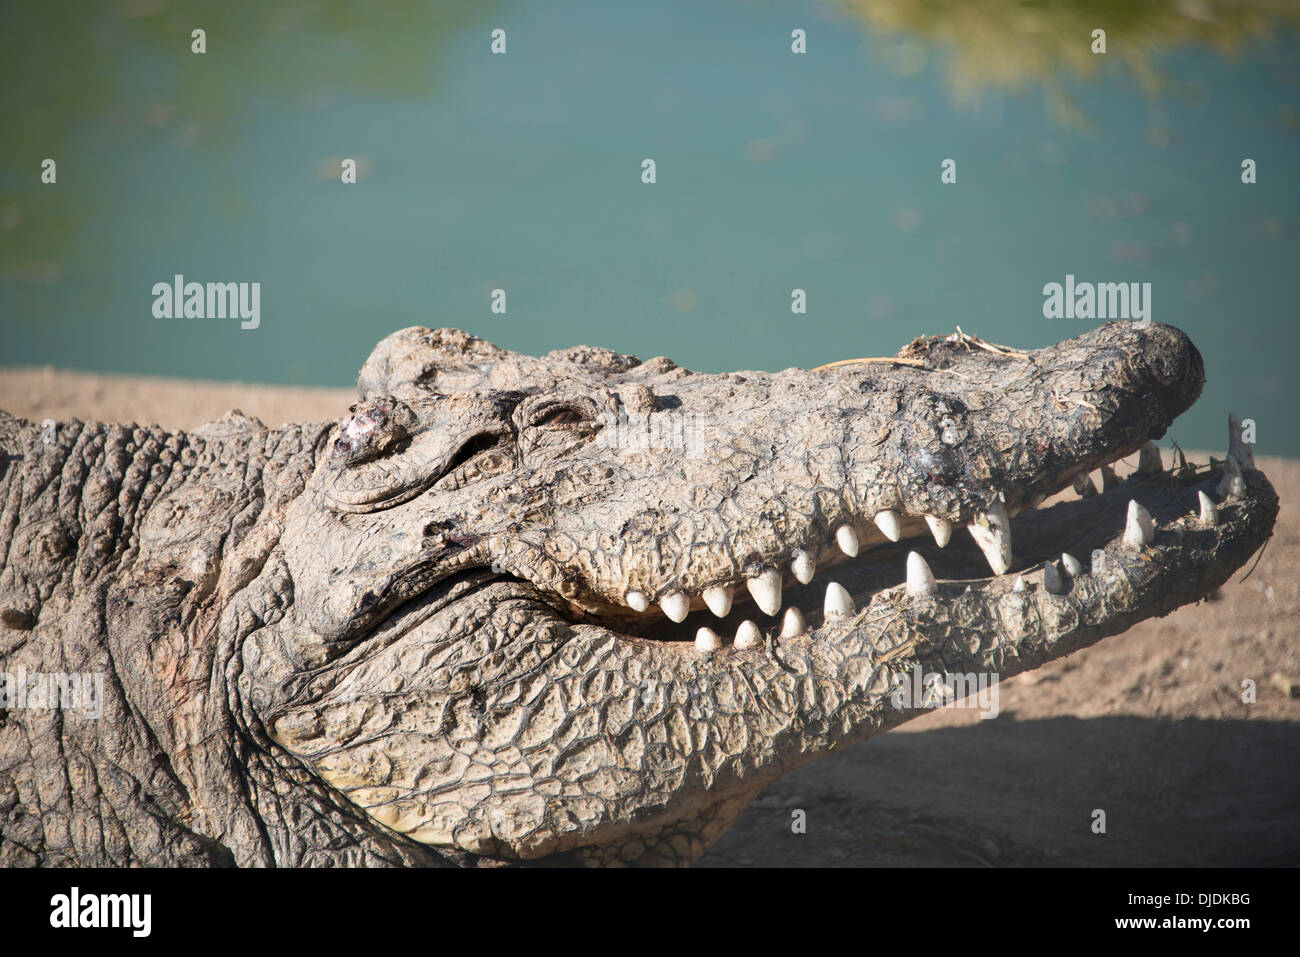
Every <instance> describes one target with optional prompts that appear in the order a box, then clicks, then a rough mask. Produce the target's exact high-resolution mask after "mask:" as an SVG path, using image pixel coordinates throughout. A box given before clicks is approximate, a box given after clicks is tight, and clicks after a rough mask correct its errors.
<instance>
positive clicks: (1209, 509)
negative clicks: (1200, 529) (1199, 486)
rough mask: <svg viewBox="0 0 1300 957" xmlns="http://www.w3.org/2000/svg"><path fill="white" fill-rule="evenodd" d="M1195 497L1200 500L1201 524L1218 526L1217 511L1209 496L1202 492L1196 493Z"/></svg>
mask: <svg viewBox="0 0 1300 957" xmlns="http://www.w3.org/2000/svg"><path fill="white" fill-rule="evenodd" d="M1196 497H1197V498H1199V499H1200V500H1201V524H1202V525H1218V524H1219V509H1218V507H1217V506H1216V505H1215V504H1214V502H1213V501H1212V500H1211V499H1210V496H1208V495H1206V494H1205V493H1204V492H1197V493H1196Z"/></svg>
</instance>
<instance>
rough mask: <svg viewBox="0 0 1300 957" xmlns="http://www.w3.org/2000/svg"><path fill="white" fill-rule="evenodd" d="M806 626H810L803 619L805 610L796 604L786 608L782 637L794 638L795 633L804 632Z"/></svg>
mask: <svg viewBox="0 0 1300 957" xmlns="http://www.w3.org/2000/svg"><path fill="white" fill-rule="evenodd" d="M806 627H808V626H807V624H806V623H805V622H804V620H803V612H801V611H800V610H799V609H798V608H796V607H795V606H794V605H791V606H790V607H789V608H787V609H786V610H785V617H783V618H782V619H781V637H782V638H793V637H794V636H795V635H798V634H802V633H803V630H804V629H805V628H806Z"/></svg>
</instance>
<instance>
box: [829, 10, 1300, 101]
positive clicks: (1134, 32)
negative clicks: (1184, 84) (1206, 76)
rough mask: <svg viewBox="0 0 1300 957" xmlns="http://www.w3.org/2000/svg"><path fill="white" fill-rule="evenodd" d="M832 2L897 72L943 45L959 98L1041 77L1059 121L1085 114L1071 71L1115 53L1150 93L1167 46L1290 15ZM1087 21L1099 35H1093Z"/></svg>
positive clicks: (1262, 27) (1162, 81)
mask: <svg viewBox="0 0 1300 957" xmlns="http://www.w3.org/2000/svg"><path fill="white" fill-rule="evenodd" d="M837 2H838V4H839V6H840V7H841V8H842V9H843V11H844V12H845V13H846V14H848V15H849V16H850V17H852V18H855V19H857V20H860V21H862V22H863V23H864V24H865V25H866V26H867V27H868V29H869V31H870V32H871V33H872V34H873V35H875V36H876V37H877V38H878V39H879V41H880V43H879V47H880V53H881V55H882V57H883V58H884V59H885V60H886V61H887V62H888V63H889V65H890V68H891V69H892V70H893V71H894V72H895V73H897V74H898V75H900V76H909V75H912V74H915V73H919V72H920V71H921V70H922V69H924V68H925V66H926V65H927V63H928V62H929V60H930V58H931V56H932V55H933V52H934V51H938V52H941V53H944V54H948V56H949V59H948V68H947V72H948V82H949V85H950V88H951V90H952V93H953V95H954V97H955V98H956V99H957V100H958V101H959V102H962V103H966V104H970V103H975V102H978V101H979V99H980V98H981V96H982V95H983V94H985V93H987V92H989V91H1005V90H1023V89H1026V88H1033V87H1041V88H1042V90H1043V91H1044V93H1045V94H1046V96H1047V98H1048V102H1049V104H1050V106H1051V108H1052V112H1053V114H1054V116H1055V118H1056V119H1057V120H1058V121H1059V122H1061V123H1063V124H1065V125H1067V126H1083V125H1086V122H1087V121H1086V118H1085V116H1084V114H1083V113H1082V111H1081V110H1080V109H1079V106H1078V103H1077V102H1076V100H1075V98H1074V97H1073V96H1072V95H1071V93H1070V92H1069V89H1068V83H1069V82H1070V81H1071V80H1074V79H1079V78H1094V77H1096V76H1098V75H1099V74H1100V73H1102V72H1103V70H1105V69H1108V68H1113V66H1114V65H1115V64H1116V63H1118V64H1122V65H1123V66H1124V67H1125V68H1127V69H1128V70H1129V71H1131V74H1132V76H1133V78H1134V80H1135V81H1136V82H1137V83H1138V85H1139V86H1140V87H1141V88H1142V89H1143V90H1144V91H1145V92H1146V93H1147V94H1149V95H1157V94H1160V93H1162V92H1164V91H1165V90H1166V89H1167V88H1168V87H1169V86H1170V85H1171V84H1172V83H1176V80H1175V79H1174V78H1173V77H1171V76H1170V75H1169V74H1168V73H1167V72H1166V71H1164V70H1162V68H1161V67H1160V65H1159V62H1158V60H1159V57H1160V56H1161V55H1162V54H1165V53H1167V52H1169V51H1170V49H1172V48H1174V47H1180V46H1187V45H1198V46H1207V47H1211V48H1213V49H1215V50H1217V51H1218V52H1219V53H1221V54H1223V55H1225V56H1239V55H1240V54H1241V53H1242V51H1243V50H1244V49H1245V47H1246V44H1247V42H1248V41H1252V40H1260V39H1264V38H1267V37H1269V36H1270V35H1271V34H1272V32H1273V31H1274V30H1275V29H1277V27H1278V26H1279V25H1286V26H1289V27H1292V28H1294V27H1295V26H1296V25H1300V4H1298V3H1296V0H1254V2H1250V3H1243V2H1241V0H1106V2H1095V0H1087V2H1081V0H1074V2H1053V0H1039V2H1029V3H1013V2H1009V0H837ZM1096 30H1101V31H1103V33H1104V36H1101V37H1094V31H1096ZM1099 41H1104V46H1102V45H1101V44H1099ZM1094 50H1096V51H1098V52H1094ZM1101 50H1104V54H1105V55H1104V56H1103V55H1099V52H1100V51H1101ZM1292 118H1294V114H1292Z"/></svg>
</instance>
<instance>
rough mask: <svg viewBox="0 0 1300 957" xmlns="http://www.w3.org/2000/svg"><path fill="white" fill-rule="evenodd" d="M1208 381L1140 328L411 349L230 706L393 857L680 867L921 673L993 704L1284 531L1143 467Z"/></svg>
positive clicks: (381, 348) (287, 571) (290, 515)
mask: <svg viewBox="0 0 1300 957" xmlns="http://www.w3.org/2000/svg"><path fill="white" fill-rule="evenodd" d="M1203 379H1204V369H1203V364H1202V360H1201V356H1200V354H1199V353H1198V352H1197V350H1196V349H1195V347H1194V346H1193V345H1192V344H1191V342H1190V341H1189V340H1188V338H1187V337H1186V336H1185V335H1184V334H1183V333H1182V332H1180V331H1178V330H1177V329H1174V328H1172V327H1169V326H1163V325H1157V324H1146V325H1134V324H1111V325H1105V326H1102V327H1100V328H1097V329H1095V330H1093V331H1091V332H1089V333H1087V334H1085V335H1083V336H1080V337H1078V338H1076V339H1072V340H1069V341H1067V342H1064V343H1061V344H1060V345H1057V346H1054V347H1051V348H1047V349H1042V350H1039V351H1035V352H1027V353H1022V352H1017V351H1013V350H1008V349H1004V348H1001V347H995V346H991V345H989V344H987V343H984V342H981V341H980V340H978V339H975V338H973V337H970V336H965V335H960V334H959V335H955V336H950V337H947V338H932V339H918V340H916V341H914V342H913V343H912V344H911V345H909V346H908V347H906V348H905V349H904V350H903V351H902V352H901V353H900V354H899V355H898V357H896V358H894V359H890V360H859V361H851V362H847V363H837V364H833V365H832V366H830V367H824V368H822V369H818V370H812V371H805V370H798V369H790V370H786V371H784V372H778V373H766V372H743V373H730V374H721V375H713V374H706V373H699V372H691V371H688V370H686V369H683V368H680V367H678V366H676V365H675V364H674V363H672V362H670V361H669V360H667V359H663V358H658V359H652V360H650V361H648V362H641V361H639V360H637V359H636V358H634V357H631V356H626V355H620V354H616V353H614V352H609V351H605V350H601V349H594V348H586V347H582V348H575V349H569V350H565V351H557V352H553V353H551V354H549V355H547V356H544V357H541V358H534V357H530V356H525V355H520V354H517V353H514V352H510V351H507V350H504V349H501V348H498V347H496V346H494V345H491V344H490V343H487V342H485V341H482V340H480V339H477V338H475V337H473V336H470V335H467V334H465V333H462V332H459V331H456V330H448V329H442V330H433V331H431V330H428V329H424V328H414V329H407V330H404V331H402V332H398V333H396V334H394V335H392V336H390V337H388V338H387V339H385V340H384V341H383V342H381V343H380V344H379V345H378V346H377V347H376V349H375V350H374V352H373V354H372V355H371V356H370V358H369V360H368V361H367V362H366V364H365V366H364V368H363V369H362V372H361V375H360V380H359V391H360V401H359V402H358V403H357V404H356V405H355V406H354V407H353V409H352V413H353V414H352V416H351V418H350V419H348V420H346V421H345V422H342V423H341V424H339V425H338V426H336V428H335V429H334V430H333V431H332V432H331V433H330V434H329V436H328V440H327V441H328V444H327V445H325V446H324V447H323V448H321V450H320V451H319V453H318V454H317V458H316V467H315V471H314V474H313V475H312V477H311V479H310V480H309V482H308V483H307V487H306V490H305V492H304V493H303V494H302V495H300V496H298V497H297V498H296V499H295V500H294V502H293V503H292V505H291V506H290V507H289V509H288V511H287V514H286V515H285V518H284V528H283V534H282V535H281V537H280V543H279V551H280V557H279V558H278V559H277V561H279V562H281V566H282V572H283V574H284V575H285V576H286V577H287V579H288V580H290V581H291V582H292V604H291V606H290V607H289V608H288V610H287V611H286V612H285V613H284V614H283V616H282V617H280V618H279V620H278V621H275V623H274V624H271V625H267V626H266V627H260V628H254V629H252V630H251V631H250V633H249V634H248V637H247V640H246V641H245V642H244V644H243V647H242V652H241V655H240V657H241V668H240V672H239V677H238V679H237V681H238V686H239V689H240V693H241V695H242V696H244V698H245V700H247V701H248V702H250V703H251V704H252V706H253V707H254V708H255V710H256V712H257V714H258V716H259V718H260V720H261V722H263V723H264V726H265V728H266V732H267V734H268V735H269V736H270V737H271V738H272V739H273V740H274V741H275V742H276V743H278V745H279V746H281V747H283V748H284V749H286V750H287V751H288V752H290V753H292V754H293V755H294V756H296V758H297V759H299V760H300V761H301V762H303V764H304V765H305V766H306V767H308V768H310V769H311V772H312V773H314V774H316V775H318V776H319V777H320V779H322V780H323V781H324V782H327V784H328V785H329V787H330V788H332V789H334V790H335V791H337V792H339V793H342V794H344V795H346V797H347V799H348V800H349V801H350V802H351V803H352V805H354V806H355V807H357V808H360V809H361V810H363V811H364V812H365V814H367V815H369V818H370V819H371V820H372V821H373V822H377V823H378V824H379V825H381V826H382V828H383V829H385V830H384V833H389V834H391V836H392V839H393V840H394V841H406V842H418V843H420V844H425V845H432V846H435V847H438V848H441V849H445V850H447V851H450V852H454V853H458V854H463V855H467V856H471V857H473V859H475V860H482V861H505V860H511V861H535V860H540V859H546V860H550V861H563V862H582V863H598V864H599V863H669V864H675V863H689V862H690V861H692V860H694V859H695V858H696V857H698V856H699V855H700V854H701V853H702V852H703V850H704V849H705V847H707V846H708V844H709V843H710V842H711V841H713V840H715V839H716V838H717V837H718V836H719V835H720V834H721V833H722V832H723V831H724V830H725V829H726V828H727V827H728V826H729V825H730V824H731V822H732V821H733V820H734V819H735V817H736V816H737V815H738V814H739V813H740V811H741V810H743V808H744V807H745V806H746V804H747V803H748V802H749V801H750V800H751V799H752V798H753V797H754V796H755V795H756V794H757V792H758V791H759V790H761V788H762V787H763V786H764V785H765V784H767V783H768V782H770V781H771V780H773V779H774V778H775V777H777V776H778V775H780V774H782V773H783V772H786V771H788V770H790V769H791V768H794V767H796V766H798V765H801V764H803V763H806V762H808V761H810V760H812V759H814V758H816V757H818V756H819V755H822V754H825V753H827V752H829V751H830V750H831V749H833V748H836V747H838V746H842V745H844V744H846V743H849V742H853V741H856V740H859V739H862V738H865V737H867V736H869V735H871V734H873V733H876V732H879V731H881V730H885V729H887V728H889V727H892V726H894V725H896V724H898V723H899V722H901V721H904V720H906V719H907V718H909V717H912V716H915V715H916V714H918V713H920V708H921V702H917V701H914V700H910V699H907V698H905V697H904V698H900V696H899V695H898V693H897V691H898V688H899V686H900V683H902V682H904V681H905V680H910V676H911V674H912V673H913V669H915V668H917V667H920V668H921V669H922V671H923V672H924V673H926V674H929V673H936V674H949V673H961V674H970V673H979V674H987V675H989V676H990V677H991V679H992V680H994V681H996V680H997V679H998V677H1007V676H1009V675H1012V674H1015V673H1017V672H1019V671H1022V670H1025V669H1029V668H1033V667H1035V666H1037V665H1038V664H1041V663H1042V662H1044V661H1046V660H1049V659H1051V658H1055V657H1058V656H1060V655H1062V654H1066V653H1068V652H1070V651H1073V650H1075V649H1077V648H1079V647H1082V646H1084V645H1087V644H1090V643H1092V642H1094V641H1096V640H1098V639H1100V638H1101V637H1104V636H1106V635H1110V634H1114V633H1117V632H1120V631H1123V630H1125V629H1126V628H1128V627H1130V626H1131V625H1132V624H1133V623H1135V622H1136V621H1138V620H1141V619H1143V618H1146V617H1149V616H1153V615H1161V614H1165V613H1167V612H1168V611H1169V610H1171V609H1172V608H1174V607H1177V606H1178V605H1180V604H1183V603H1186V602H1189V601H1195V600H1197V599H1199V598H1201V597H1204V596H1205V595H1206V594H1207V593H1208V592H1210V591H1211V590H1212V589H1214V588H1216V587H1217V586H1218V585H1220V584H1221V583H1222V582H1223V581H1224V580H1225V579H1226V577H1227V576H1228V575H1229V574H1230V573H1231V571H1232V570H1233V569H1235V568H1237V567H1239V566H1240V565H1241V564H1243V563H1244V562H1245V561H1246V560H1247V558H1248V557H1249V556H1250V555H1251V554H1252V553H1253V552H1254V551H1256V550H1257V549H1258V548H1259V547H1260V545H1261V543H1262V542H1263V541H1264V539H1265V538H1266V537H1267V535H1268V533H1269V530H1270V529H1271V527H1272V522H1273V517H1274V515H1275V512H1276V498H1275V497H1274V496H1273V493H1272V490H1271V488H1270V487H1269V486H1268V483H1267V481H1266V480H1265V479H1264V478H1263V476H1262V475H1260V473H1258V472H1257V471H1255V470H1254V469H1253V464H1252V463H1251V461H1250V453H1249V450H1248V448H1246V447H1244V446H1241V445H1240V444H1239V443H1237V444H1235V445H1234V447H1233V452H1232V455H1231V457H1230V458H1229V460H1228V461H1227V464H1226V466H1224V467H1222V468H1219V469H1217V470H1216V471H1213V472H1211V471H1209V470H1208V469H1206V468H1204V467H1202V468H1200V469H1197V468H1194V467H1192V466H1186V467H1184V468H1181V469H1172V468H1171V469H1166V468H1165V467H1164V466H1163V465H1162V463H1161V462H1160V456H1159V452H1158V450H1156V449H1155V448H1154V447H1153V446H1152V445H1151V443H1152V440H1154V439H1157V438H1160V437H1161V436H1163V435H1164V434H1165V430H1166V429H1167V428H1168V426H1169V425H1170V423H1171V422H1172V421H1173V420H1174V418H1175V417H1176V416H1177V415H1179V414H1180V413H1181V412H1182V411H1183V410H1185V409H1186V408H1187V407H1188V406H1190V405H1191V403H1192V402H1193V401H1195V399H1196V398H1197V396H1198V395H1199V393H1200V390H1201V387H1202V383H1203ZM1135 453H1138V454H1139V455H1140V456H1141V458H1142V464H1141V466H1140V467H1139V468H1138V470H1137V471H1135V472H1134V473H1133V474H1132V475H1131V476H1130V477H1128V478H1127V480H1126V481H1123V482H1120V481H1119V479H1118V478H1117V477H1116V476H1115V474H1114V471H1113V470H1112V469H1111V468H1110V466H1111V465H1112V463H1115V462H1117V460H1119V459H1121V458H1124V457H1126V456H1131V455H1133V454H1135ZM1098 469H1100V470H1102V475H1103V481H1102V483H1101V484H1102V485H1103V486H1104V490H1103V491H1101V492H1099V493H1097V494H1092V492H1093V491H1094V487H1093V485H1092V481H1091V479H1090V478H1089V473H1091V472H1093V471H1094V470H1098ZM1072 484H1074V485H1075V486H1076V487H1077V488H1079V489H1081V490H1082V491H1083V492H1084V493H1085V494H1084V495H1083V496H1082V497H1079V498H1077V499H1074V500H1071V501H1067V502H1063V503H1061V504H1056V505H1054V506H1052V507H1050V508H1043V507H1041V505H1042V503H1043V501H1044V499H1045V498H1046V497H1048V496H1051V495H1053V494H1054V493H1056V492H1058V491H1061V490H1062V489H1065V488H1067V487H1069V486H1070V485H1072Z"/></svg>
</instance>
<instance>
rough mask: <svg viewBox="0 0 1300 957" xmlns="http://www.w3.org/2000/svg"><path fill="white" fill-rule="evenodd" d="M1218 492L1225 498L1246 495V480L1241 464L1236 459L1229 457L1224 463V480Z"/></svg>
mask: <svg viewBox="0 0 1300 957" xmlns="http://www.w3.org/2000/svg"><path fill="white" fill-rule="evenodd" d="M1216 491H1218V493H1219V494H1220V495H1222V496H1223V497H1224V498H1232V497H1233V496H1238V497H1239V496H1242V495H1245V494H1246V480H1245V479H1243V478H1242V477H1241V464H1240V463H1239V462H1238V461H1237V460H1236V459H1234V458H1231V457H1229V458H1228V459H1227V460H1226V461H1225V462H1224V463H1223V479H1222V480H1221V481H1220V482H1219V487H1218V489H1217V490H1216Z"/></svg>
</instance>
